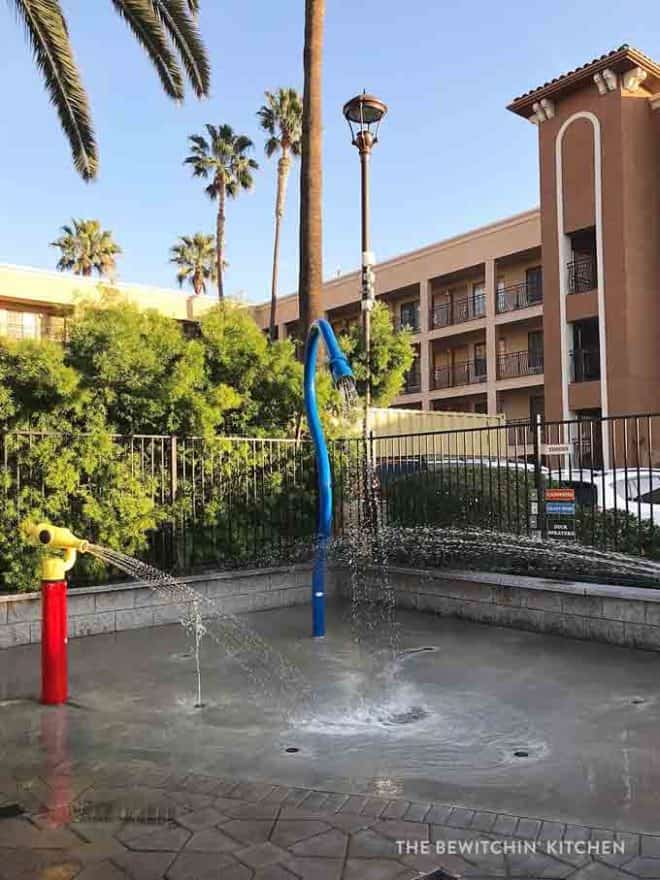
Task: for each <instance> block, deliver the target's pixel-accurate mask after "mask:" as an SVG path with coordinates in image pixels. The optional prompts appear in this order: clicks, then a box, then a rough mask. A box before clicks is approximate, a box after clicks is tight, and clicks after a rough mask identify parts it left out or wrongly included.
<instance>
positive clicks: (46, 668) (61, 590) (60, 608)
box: [41, 579, 68, 706]
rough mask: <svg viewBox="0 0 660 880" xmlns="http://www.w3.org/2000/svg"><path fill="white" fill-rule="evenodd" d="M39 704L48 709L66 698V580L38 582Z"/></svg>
mask: <svg viewBox="0 0 660 880" xmlns="http://www.w3.org/2000/svg"><path fill="white" fill-rule="evenodd" d="M41 600H42V602H41V609H42V618H41V702H42V703H46V704H47V705H50V706H55V705H58V704H59V703H65V702H66V700H67V697H68V675H67V626H66V579H63V580H58V581H47V580H42V582H41Z"/></svg>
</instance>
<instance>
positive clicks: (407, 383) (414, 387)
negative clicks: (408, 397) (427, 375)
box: [401, 364, 422, 394]
mask: <svg viewBox="0 0 660 880" xmlns="http://www.w3.org/2000/svg"><path fill="white" fill-rule="evenodd" d="M421 390H422V374H421V370H420V368H419V364H417V365H415V366H413V367H412V369H411V370H409V371H408V373H407V374H406V378H405V379H404V382H403V388H402V389H401V394H418V393H419V392H420V391H421Z"/></svg>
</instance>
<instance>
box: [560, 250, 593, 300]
mask: <svg viewBox="0 0 660 880" xmlns="http://www.w3.org/2000/svg"><path fill="white" fill-rule="evenodd" d="M567 269H568V292H569V293H586V292H587V291H589V290H594V289H595V288H596V287H597V285H598V275H597V272H596V258H595V256H592V257H578V259H577V260H573V262H571V263H568V265H567Z"/></svg>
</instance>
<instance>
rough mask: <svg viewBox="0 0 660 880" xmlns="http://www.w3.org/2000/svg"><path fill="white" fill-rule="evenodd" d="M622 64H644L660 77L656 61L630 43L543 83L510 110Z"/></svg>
mask: <svg viewBox="0 0 660 880" xmlns="http://www.w3.org/2000/svg"><path fill="white" fill-rule="evenodd" d="M621 62H628V64H629V65H630V67H633V66H634V65H635V64H643V65H644V66H646V67H648V68H649V69H650V71H652V72H653V73H654V74H655V75H656V76H658V75H660V67H659V66H658V63H657V62H656V61H654V60H653V59H652V58H650V57H649V56H648V55H645V54H644V53H643V52H640V51H639V49H635V48H634V47H633V46H630V45H629V44H628V43H623V44H622V45H621V46H619V47H618V48H617V49H612V50H611V51H610V52H606V53H605V54H604V55H600V56H599V57H597V58H592V60H591V61H588V62H587V63H586V64H582V65H580V66H579V67H576V68H575V69H573V70H569V71H567V72H566V73H562V74H561V75H560V76H556V77H555V78H554V79H551V80H548V82H545V83H543V85H540V86H537V87H536V88H534V89H530V90H529V91H527V92H524V93H523V94H522V95H519V96H518V97H517V98H514V100H513V101H512V102H511V104H510V105H509V107H510V109H518V108H517V106H516V105H518V104H519V103H522V104H526V103H527V102H528V101H529V100H530V99H531V98H532V97H534V96H536V95H539V94H540V93H542V92H545V91H546V90H547V91H548V92H550V91H552V92H555V91H558V90H559V89H561V88H562V86H563V85H564V84H566V85H567V86H568V85H570V84H571V81H572V82H576V81H578V80H582V79H583V78H584V77H585V76H587V75H588V74H589V73H590V72H591V71H592V70H593V72H594V73H595V72H596V71H597V70H602V69H603V68H605V67H607V66H608V65H609V64H616V63H621Z"/></svg>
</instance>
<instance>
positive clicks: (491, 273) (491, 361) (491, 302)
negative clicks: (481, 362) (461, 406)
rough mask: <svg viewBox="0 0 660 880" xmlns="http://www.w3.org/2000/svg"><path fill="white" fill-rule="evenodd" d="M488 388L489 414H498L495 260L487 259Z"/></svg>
mask: <svg viewBox="0 0 660 880" xmlns="http://www.w3.org/2000/svg"><path fill="white" fill-rule="evenodd" d="M485 267H486V280H485V285H486V375H487V377H488V379H487V383H486V390H487V395H488V415H489V416H494V415H497V391H496V389H495V382H496V380H497V341H496V338H495V329H496V328H495V286H496V278H495V260H486V263H485Z"/></svg>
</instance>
